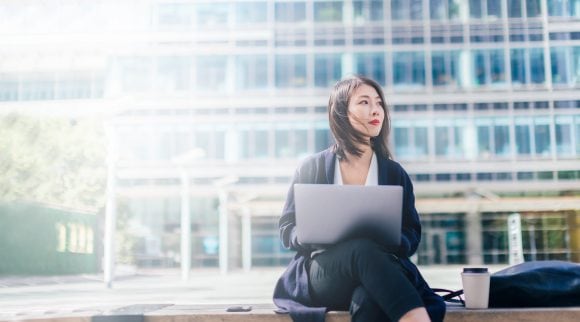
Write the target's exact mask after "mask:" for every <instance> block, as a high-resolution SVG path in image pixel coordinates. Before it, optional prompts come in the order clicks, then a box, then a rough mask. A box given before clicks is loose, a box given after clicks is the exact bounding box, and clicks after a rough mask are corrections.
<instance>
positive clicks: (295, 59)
mask: <svg viewBox="0 0 580 322" xmlns="http://www.w3.org/2000/svg"><path fill="white" fill-rule="evenodd" d="M305 86H306V55H302V54H297V55H276V87H280V88H287V87H305Z"/></svg>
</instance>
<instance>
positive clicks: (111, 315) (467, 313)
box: [0, 304, 580, 322]
mask: <svg viewBox="0 0 580 322" xmlns="http://www.w3.org/2000/svg"><path fill="white" fill-rule="evenodd" d="M227 307H228V305H211V306H208V305H203V306H201V305H170V304H154V305H136V306H129V307H122V308H116V309H113V310H110V311H106V310H101V311H98V312H96V311H95V310H94V309H92V310H86V311H83V310H79V311H76V312H70V313H69V314H65V313H64V312H58V313H57V312H54V313H56V314H50V313H51V312H45V313H44V314H41V315H36V314H35V316H32V315H31V316H14V317H11V318H9V319H4V318H0V321H22V322H28V321H30V322H201V321H203V322H253V321H257V322H266V321H267V322H289V321H291V319H290V316H288V315H287V314H276V313H274V311H273V309H274V306H273V305H271V304H261V305H253V309H252V311H251V312H240V313H229V312H225V309H226V308H227ZM326 321H327V322H349V321H350V315H349V314H348V312H329V313H328V314H327V315H326ZM445 321H446V322H467V321H469V322H474V321H482V322H483V321H485V322H487V321H494V322H508V321H510V322H511V321H527V322H536V321H537V322H545V321H550V322H551V321H554V322H555V321H557V322H577V321H580V307H572V308H533V309H486V310H466V309H464V308H461V307H449V308H448V311H447V315H446V317H445Z"/></svg>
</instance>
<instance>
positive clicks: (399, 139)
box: [394, 125, 413, 160]
mask: <svg viewBox="0 0 580 322" xmlns="http://www.w3.org/2000/svg"><path fill="white" fill-rule="evenodd" d="M394 130H395V131H394V135H395V138H394V139H395V154H396V155H397V158H400V159H402V160H404V159H408V158H409V157H411V156H412V154H413V153H412V151H411V149H412V147H411V144H410V143H411V142H410V137H409V128H408V127H402V126H400V125H399V126H396V127H395V128H394Z"/></svg>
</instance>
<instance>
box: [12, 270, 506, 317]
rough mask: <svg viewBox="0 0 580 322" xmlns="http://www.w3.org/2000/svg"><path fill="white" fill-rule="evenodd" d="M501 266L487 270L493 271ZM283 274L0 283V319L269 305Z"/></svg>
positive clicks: (447, 281)
mask: <svg viewBox="0 0 580 322" xmlns="http://www.w3.org/2000/svg"><path fill="white" fill-rule="evenodd" d="M502 268H503V267H502V266H494V267H490V269H491V271H492V272H494V271H497V270H500V269H502ZM461 269H462V267H460V266H444V267H420V270H421V272H422V273H423V275H424V277H425V279H426V280H427V281H428V283H429V284H430V285H431V287H438V288H449V289H460V288H461V279H460V272H461ZM282 271H283V268H268V269H263V268H256V269H253V270H252V271H251V272H243V271H233V272H230V273H228V274H227V275H220V273H219V272H218V271H217V270H193V271H192V272H191V279H190V280H189V281H187V282H183V281H181V280H180V276H179V271H177V270H162V271H159V270H157V271H139V272H138V273H131V274H128V273H125V274H123V275H122V276H119V277H118V278H117V279H116V281H115V283H114V285H113V288H112V289H107V288H105V286H104V284H103V283H102V282H101V277H100V276H91V275H85V276H64V277H27V278H22V277H12V278H8V277H4V278H0V319H6V318H15V317H24V316H31V315H33V316H37V315H43V314H44V313H46V314H48V313H55V312H57V313H58V312H75V311H76V312H79V311H87V310H102V309H103V308H115V307H116V308H119V307H125V306H130V305H142V304H176V305H196V306H197V305H201V306H208V307H216V305H217V306H220V305H221V306H223V307H224V308H225V307H226V306H228V305H231V304H252V305H260V304H271V303H272V300H271V299H272V291H273V288H274V285H275V283H276V280H277V279H278V277H279V276H280V274H281V273H282Z"/></svg>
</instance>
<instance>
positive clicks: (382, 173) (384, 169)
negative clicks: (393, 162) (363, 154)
mask: <svg viewBox="0 0 580 322" xmlns="http://www.w3.org/2000/svg"><path fill="white" fill-rule="evenodd" d="M377 163H378V167H379V185H382V186H385V185H388V184H389V173H388V172H389V171H388V170H389V164H388V162H387V160H386V159H384V158H382V157H380V156H378V155H377Z"/></svg>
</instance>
